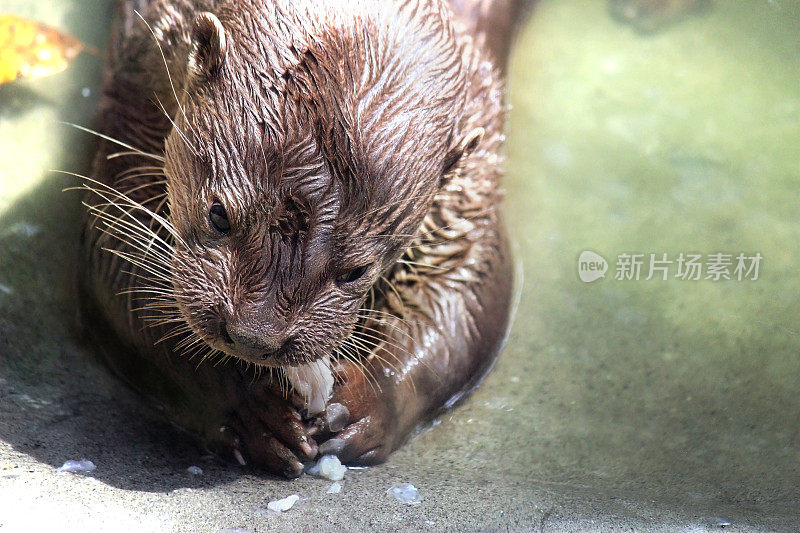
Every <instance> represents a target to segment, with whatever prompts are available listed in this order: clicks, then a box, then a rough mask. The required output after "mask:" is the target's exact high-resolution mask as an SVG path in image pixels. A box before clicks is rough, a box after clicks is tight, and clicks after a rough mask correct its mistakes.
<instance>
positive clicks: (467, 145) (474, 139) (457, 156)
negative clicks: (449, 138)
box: [442, 128, 486, 175]
mask: <svg viewBox="0 0 800 533" xmlns="http://www.w3.org/2000/svg"><path fill="white" fill-rule="evenodd" d="M485 133H486V130H484V129H483V128H475V129H474V130H472V131H471V132H469V133H468V134H467V135H465V136H464V138H463V139H461V142H459V143H458V144H457V145H456V146H455V147H454V148H453V149H451V150H450V151H449V152H447V155H446V156H445V158H444V169H443V171H442V175H445V174H447V173H448V172H450V171H451V170H453V168H454V167H455V166H456V163H458V162H459V161H461V159H463V158H465V157H467V156H468V155H469V154H471V153H472V152H473V150H475V148H477V147H478V145H479V144H480V143H481V140H482V139H483V135H484V134H485Z"/></svg>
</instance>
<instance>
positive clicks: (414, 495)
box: [386, 483, 422, 505]
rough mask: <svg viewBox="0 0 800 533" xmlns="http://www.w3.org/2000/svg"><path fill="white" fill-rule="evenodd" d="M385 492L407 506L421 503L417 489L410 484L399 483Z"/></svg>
mask: <svg viewBox="0 0 800 533" xmlns="http://www.w3.org/2000/svg"><path fill="white" fill-rule="evenodd" d="M386 492H387V493H388V494H391V495H392V496H394V497H395V498H397V499H398V500H399V501H401V502H403V503H405V504H408V505H414V504H417V503H419V502H421V501H422V497H420V495H419V491H418V490H417V487H415V486H414V485H412V484H411V483H401V484H399V485H395V486H394V487H391V488H390V489H389V490H387V491H386Z"/></svg>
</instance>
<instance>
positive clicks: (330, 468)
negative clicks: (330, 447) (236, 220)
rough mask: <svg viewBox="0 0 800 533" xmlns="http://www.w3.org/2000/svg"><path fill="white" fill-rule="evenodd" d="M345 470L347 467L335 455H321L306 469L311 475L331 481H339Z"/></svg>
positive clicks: (342, 477)
mask: <svg viewBox="0 0 800 533" xmlns="http://www.w3.org/2000/svg"><path fill="white" fill-rule="evenodd" d="M345 472H347V467H346V466H344V465H343V464H342V462H341V461H339V458H338V457H336V456H335V455H323V456H322V458H321V459H320V460H319V461H317V462H316V463H314V464H313V465H311V467H309V469H308V473H309V474H311V475H312V476H319V477H322V478H325V479H330V480H331V481H341V480H342V479H344V474H345Z"/></svg>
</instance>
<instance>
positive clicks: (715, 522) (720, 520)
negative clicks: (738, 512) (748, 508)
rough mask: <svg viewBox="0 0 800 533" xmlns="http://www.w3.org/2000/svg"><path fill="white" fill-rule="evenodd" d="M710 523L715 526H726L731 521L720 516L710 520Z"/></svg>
mask: <svg viewBox="0 0 800 533" xmlns="http://www.w3.org/2000/svg"><path fill="white" fill-rule="evenodd" d="M711 523H712V524H713V525H714V526H715V527H728V526H730V525H731V521H730V520H728V519H727V518H722V517H719V518H715V519H714V520H712V521H711Z"/></svg>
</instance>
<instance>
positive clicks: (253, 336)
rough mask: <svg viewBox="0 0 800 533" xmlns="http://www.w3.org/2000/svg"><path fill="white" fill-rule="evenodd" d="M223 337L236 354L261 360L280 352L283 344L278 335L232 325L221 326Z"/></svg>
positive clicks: (281, 338)
mask: <svg viewBox="0 0 800 533" xmlns="http://www.w3.org/2000/svg"><path fill="white" fill-rule="evenodd" d="M223 336H224V337H225V340H226V341H227V342H228V344H231V345H233V346H232V347H233V349H234V351H235V352H236V353H238V354H241V355H243V356H247V357H258V358H262V359H263V358H264V357H266V356H267V355H269V354H272V353H274V352H277V351H278V350H280V349H281V347H282V346H283V343H284V339H283V337H282V336H280V335H266V334H263V333H261V332H257V331H252V330H250V329H248V328H245V327H241V326H236V325H233V324H225V325H224V326H223Z"/></svg>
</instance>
